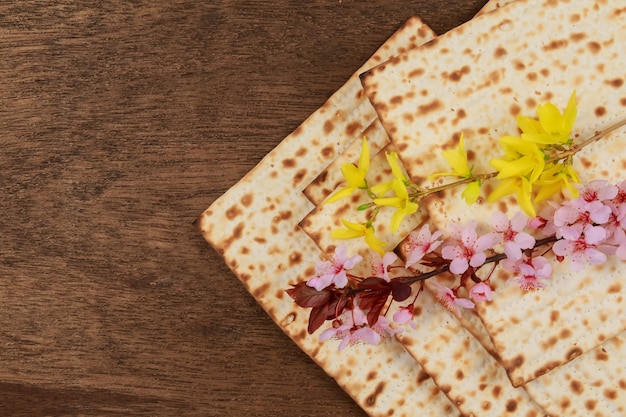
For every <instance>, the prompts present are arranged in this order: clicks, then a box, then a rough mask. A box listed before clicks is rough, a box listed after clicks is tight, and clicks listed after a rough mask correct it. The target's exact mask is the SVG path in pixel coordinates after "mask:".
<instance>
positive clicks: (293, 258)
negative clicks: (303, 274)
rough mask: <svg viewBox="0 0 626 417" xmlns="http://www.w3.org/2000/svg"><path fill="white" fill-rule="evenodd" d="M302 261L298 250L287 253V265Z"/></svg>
mask: <svg viewBox="0 0 626 417" xmlns="http://www.w3.org/2000/svg"><path fill="white" fill-rule="evenodd" d="M301 262H302V254H301V253H300V252H294V253H292V254H291V255H289V265H290V266H294V265H298V264H300V263H301Z"/></svg>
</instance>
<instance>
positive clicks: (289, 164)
mask: <svg viewBox="0 0 626 417" xmlns="http://www.w3.org/2000/svg"><path fill="white" fill-rule="evenodd" d="M295 166H296V160H295V159H293V158H286V159H283V167H284V168H293V167H295Z"/></svg>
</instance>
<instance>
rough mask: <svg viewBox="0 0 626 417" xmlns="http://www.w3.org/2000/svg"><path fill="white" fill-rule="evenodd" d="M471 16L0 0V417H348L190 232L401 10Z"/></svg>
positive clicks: (408, 5) (218, 3)
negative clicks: (199, 216) (225, 192)
mask: <svg viewBox="0 0 626 417" xmlns="http://www.w3.org/2000/svg"><path fill="white" fill-rule="evenodd" d="M484 3H485V0H474V1H467V0H422V1H413V2H407V1H406V0H384V1H356V0H313V1H299V0H277V1H261V0H239V1H234V0H209V1H183V0H177V1H171V0H167V1H165V0H157V1H146V2H141V1H133V2H120V1H103V2H79V1H67V0H63V1H34V0H24V1H19V2H12V1H4V2H1V3H0V53H1V55H0V58H1V60H0V144H1V148H0V164H1V166H2V170H1V171H0V210H1V216H0V225H1V226H0V227H1V229H0V275H1V277H0V278H1V279H0V303H1V304H0V305H1V309H0V364H1V365H0V415H3V416H4V415H6V416H11V415H17V416H19V415H29V416H43V415H54V416H60V415H119V416H132V415H143V416H167V415H172V416H226V417H229V416H237V417H240V416H248V417H253V416H268V417H269V416H285V417H294V416H364V415H365V414H364V413H363V411H361V410H360V408H359V407H358V406H357V405H356V404H355V403H353V401H352V400H351V399H350V398H349V397H348V396H347V395H346V394H345V393H344V392H343V391H342V390H341V389H340V388H339V387H338V386H337V385H336V383H335V382H334V381H333V380H332V379H331V378H330V377H328V376H326V374H325V373H324V372H323V371H322V370H321V369H320V368H318V367H317V365H315V364H314V363H313V362H312V361H311V360H310V359H309V358H308V357H307V356H306V355H305V354H304V353H302V352H301V351H300V350H299V349H298V348H297V347H296V345H295V344H294V343H292V342H291V341H290V339H289V338H287V337H286V336H285V335H284V334H283V333H282V332H281V330H280V329H279V328H278V327H277V326H276V325H275V324H274V323H273V322H272V321H271V320H270V319H269V318H268V317H267V316H266V315H265V313H264V312H263V310H262V309H261V308H260V307H259V306H258V305H257V304H256V302H255V300H254V299H253V298H252V296H251V295H249V294H248V293H247V292H246V291H245V289H244V287H243V286H242V285H241V284H240V283H239V281H238V280H237V279H236V278H235V277H234V275H233V274H232V273H231V272H230V270H229V269H228V268H227V267H226V266H225V265H224V263H223V262H222V260H221V259H220V258H219V257H218V256H217V254H216V253H215V252H214V251H213V250H212V249H211V247H210V246H209V245H208V244H207V243H206V242H205V241H204V240H203V239H202V236H201V235H200V233H199V231H198V230H197V228H196V227H195V226H194V225H193V222H194V220H195V219H196V217H197V216H198V215H199V214H200V213H201V212H202V211H203V210H204V209H205V208H207V207H208V206H209V205H210V203H212V202H213V201H214V200H215V199H216V198H217V197H218V196H219V195H221V194H222V193H223V192H224V191H226V190H227V189H228V188H229V187H230V186H232V185H233V184H235V183H236V182H237V180H238V179H239V178H240V177H242V176H243V175H244V174H245V173H246V172H247V171H248V170H250V169H251V168H252V167H253V166H254V165H255V164H256V163H257V162H258V161H259V160H260V159H261V158H262V157H263V156H264V155H265V154H266V153H267V152H269V151H270V150H271V149H272V148H273V147H274V146H275V145H276V144H278V143H279V142H280V141H281V140H282V139H283V137H285V136H286V135H287V134H288V133H290V132H291V131H292V130H293V129H295V128H296V127H297V126H298V125H299V124H300V122H301V121H303V120H304V119H305V118H306V117H307V116H308V115H309V114H310V113H311V112H313V111H314V110H315V109H316V108H318V107H319V106H320V105H321V104H322V103H323V102H324V101H325V100H326V98H328V97H329V96H330V95H331V94H332V92H333V91H335V90H336V89H337V88H339V87H340V86H341V85H342V84H343V82H344V81H345V80H347V78H348V77H349V75H350V74H351V73H352V72H353V71H354V70H355V69H356V68H358V67H359V66H360V65H361V64H362V63H363V62H364V61H365V60H366V58H367V57H368V56H369V55H370V54H371V53H373V52H374V50H375V49H376V48H377V47H378V46H379V45H380V44H381V43H382V42H383V41H384V40H385V39H386V38H387V37H388V36H390V35H391V34H392V33H393V31H394V30H395V29H396V28H397V27H399V26H400V25H401V24H402V23H403V22H404V21H405V20H406V19H407V18H408V17H410V16H411V15H419V16H421V17H422V18H423V20H424V21H425V22H427V23H428V24H429V25H431V27H432V28H433V29H434V30H435V31H437V32H438V33H442V32H445V31H446V30H448V29H451V28H452V27H454V26H456V25H458V24H461V23H462V22H464V21H466V20H468V19H469V18H471V17H472V15H473V14H474V13H475V12H476V11H477V10H478V9H479V8H480V7H481V6H482V5H483V4H484ZM416 415H417V414H416Z"/></svg>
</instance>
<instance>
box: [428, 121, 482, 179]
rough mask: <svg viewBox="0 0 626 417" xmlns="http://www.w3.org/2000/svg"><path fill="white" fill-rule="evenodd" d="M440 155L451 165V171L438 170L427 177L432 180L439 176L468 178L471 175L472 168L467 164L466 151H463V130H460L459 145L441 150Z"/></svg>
mask: <svg viewBox="0 0 626 417" xmlns="http://www.w3.org/2000/svg"><path fill="white" fill-rule="evenodd" d="M442 155H443V157H444V158H445V159H446V161H447V162H448V165H450V166H451V167H452V170H453V172H438V173H435V174H432V175H430V176H429V177H428V178H429V179H431V180H433V179H435V178H439V177H459V178H469V177H471V176H472V170H471V168H470V167H469V166H468V165H467V153H466V152H465V137H464V135H463V132H461V138H460V139H459V145H458V146H457V147H456V149H451V150H449V151H443V152H442Z"/></svg>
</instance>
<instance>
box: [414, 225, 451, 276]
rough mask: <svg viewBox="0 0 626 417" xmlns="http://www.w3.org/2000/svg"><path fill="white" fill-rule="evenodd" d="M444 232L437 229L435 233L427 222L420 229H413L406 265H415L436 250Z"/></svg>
mask: <svg viewBox="0 0 626 417" xmlns="http://www.w3.org/2000/svg"><path fill="white" fill-rule="evenodd" d="M442 234H443V232H441V231H440V230H437V231H436V232H435V233H432V234H431V232H430V226H429V225H428V224H425V225H423V226H422V228H421V229H420V230H419V231H413V232H411V234H410V235H409V237H408V238H407V243H406V246H405V248H406V251H407V252H408V254H407V257H406V265H405V266H406V267H407V268H408V267H410V266H412V265H415V264H416V263H418V262H419V261H421V260H422V258H423V257H424V256H425V255H427V254H429V253H431V252H432V251H434V250H435V249H437V248H438V247H439V245H441V240H438V239H439V237H441V235H442Z"/></svg>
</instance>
